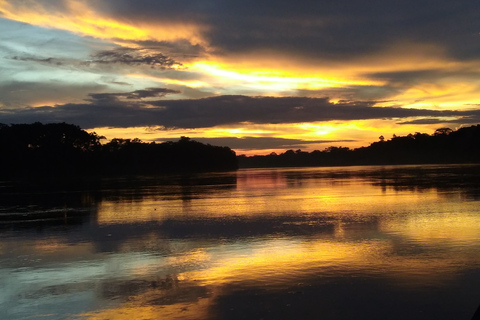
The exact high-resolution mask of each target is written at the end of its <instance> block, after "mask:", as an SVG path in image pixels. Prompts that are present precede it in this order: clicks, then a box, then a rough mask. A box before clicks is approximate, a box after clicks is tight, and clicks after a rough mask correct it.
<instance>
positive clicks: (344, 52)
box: [108, 0, 480, 60]
mask: <svg viewBox="0 0 480 320" xmlns="http://www.w3.org/2000/svg"><path fill="white" fill-rule="evenodd" d="M108 2H109V3H110V6H109V11H110V12H111V13H110V14H112V15H114V16H121V17H124V18H126V19H141V20H142V21H152V22H154V21H158V20H162V21H173V20H174V19H175V20H176V21H185V22H190V23H196V24H199V25H204V26H207V27H208V28H206V31H204V37H205V38H206V39H207V40H208V41H209V43H210V44H212V45H213V46H214V47H216V48H217V49H218V50H219V51H220V52H224V53H241V52H246V51H251V50H257V49H259V48H262V49H271V50H281V51H280V52H291V53H296V54H301V55H307V56H311V57H319V56H320V57H323V58H327V59H333V60H340V59H349V58H353V57H356V56H358V55H364V54H371V53H375V52H377V51H378V50H381V49H384V48H386V47H388V46H389V45H390V44H391V43H392V42H395V41H405V40H409V41H413V42H418V43H434V44H438V45H440V46H441V47H445V48H446V50H447V53H448V54H450V55H451V56H455V57H456V58H458V59H471V58H476V57H477V56H478V52H479V49H480V41H479V35H478V33H479V32H480V4H479V3H478V2H476V1H467V0H460V1H447V0H421V1H418V0H405V1H393V0H390V1H385V0H372V1H352V0H335V1H332V0H328V1H326V0H323V1H322V0H320V1H313V0H304V1H289V0H275V1H273V0H269V1H268V0H267V1H256V0H245V1H225V0H211V1H198V0H191V1H156V0H139V1H135V3H134V2H132V1H130V0H109V1H108Z"/></svg>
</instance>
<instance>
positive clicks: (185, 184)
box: [0, 166, 480, 320]
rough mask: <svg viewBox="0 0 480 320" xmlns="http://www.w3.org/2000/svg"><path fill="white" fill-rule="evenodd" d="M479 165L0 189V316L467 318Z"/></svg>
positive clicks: (473, 286) (473, 287)
mask: <svg viewBox="0 0 480 320" xmlns="http://www.w3.org/2000/svg"><path fill="white" fill-rule="evenodd" d="M479 178H480V167H479V166H387V167H345V168H300V169H296V168H288V169H285V168H280V169H246V170H239V171H237V172H227V173H215V174H198V175H193V176H168V177H167V176H156V177H141V176H135V177H122V178H103V179H100V178H97V179H93V178H84V179H81V180H75V181H65V180H60V179H54V180H49V181H48V182H47V181H27V180H21V181H1V182H0V192H1V200H0V201H1V202H0V292H1V293H0V319H7V320H9V319H48V320H50V319H129V320H131V319H382V320H383V319H427V320H428V319H435V320H442V319H452V320H453V319H455V320H461V319H465V320H467V319H470V318H471V317H472V315H473V313H474V312H475V309H476V308H477V307H478V305H479V304H480V209H479V208H480V206H479V201H480V183H479V181H480V180H479Z"/></svg>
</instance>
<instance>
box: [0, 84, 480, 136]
mask: <svg viewBox="0 0 480 320" xmlns="http://www.w3.org/2000/svg"><path fill="white" fill-rule="evenodd" d="M169 93H176V91H173V90H169V89H165V88H150V89H146V90H137V91H132V92H128V93H103V94H91V95H90V97H91V98H90V99H89V100H88V102H89V103H85V104H64V105H57V106H45V107H37V108H24V109H22V110H16V111H5V112H0V122H2V123H19V122H31V121H43V122H55V121H65V122H70V123H76V124H78V125H80V126H81V127H83V128H95V127H124V128H125V127H138V126H164V127H166V128H185V129H191V128H209V127H215V126H222V125H232V124H239V123H246V122H247V123H256V124H282V123H305V122H319V121H332V120H339V121H350V120H368V119H405V118H412V117H422V118H428V117H430V118H440V117H453V118H457V119H460V118H467V119H470V120H473V119H479V120H480V118H479V116H480V111H479V110H471V111H453V110H447V111H445V110H443V111H440V110H420V109H406V108H397V107H375V103H374V102H363V101H357V102H356V101H343V102H338V103H332V102H330V101H329V100H328V98H304V97H303V98H302V97H283V98H278V97H248V96H240V95H236V96H218V97H210V98H203V99H188V100H152V101H144V100H143V99H144V98H151V97H163V96H165V95H166V94H169ZM120 98H123V99H124V100H121V99H120Z"/></svg>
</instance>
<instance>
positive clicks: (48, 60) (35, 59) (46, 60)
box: [11, 56, 64, 66]
mask: <svg viewBox="0 0 480 320" xmlns="http://www.w3.org/2000/svg"><path fill="white" fill-rule="evenodd" d="M11 59H12V60H18V61H32V62H38V63H46V64H54V65H57V66H61V65H63V64H64V61H62V60H61V59H57V58H52V57H50V58H39V57H19V56H14V57H12V58H11Z"/></svg>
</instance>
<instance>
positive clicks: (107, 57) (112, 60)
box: [88, 48, 182, 69]
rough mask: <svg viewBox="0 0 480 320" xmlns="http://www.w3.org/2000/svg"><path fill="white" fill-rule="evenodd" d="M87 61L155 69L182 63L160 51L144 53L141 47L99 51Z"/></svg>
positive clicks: (180, 65)
mask: <svg viewBox="0 0 480 320" xmlns="http://www.w3.org/2000/svg"><path fill="white" fill-rule="evenodd" d="M88 63H100V64H126V65H133V66H139V65H147V66H149V67H151V68H155V69H170V68H173V67H182V64H181V63H180V62H178V61H175V60H173V59H171V58H169V57H167V56H165V55H163V54H162V53H155V54H150V53H145V52H144V50H143V49H132V48H117V49H114V50H104V51H100V52H98V53H96V54H94V55H93V56H92V60H91V61H88Z"/></svg>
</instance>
